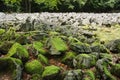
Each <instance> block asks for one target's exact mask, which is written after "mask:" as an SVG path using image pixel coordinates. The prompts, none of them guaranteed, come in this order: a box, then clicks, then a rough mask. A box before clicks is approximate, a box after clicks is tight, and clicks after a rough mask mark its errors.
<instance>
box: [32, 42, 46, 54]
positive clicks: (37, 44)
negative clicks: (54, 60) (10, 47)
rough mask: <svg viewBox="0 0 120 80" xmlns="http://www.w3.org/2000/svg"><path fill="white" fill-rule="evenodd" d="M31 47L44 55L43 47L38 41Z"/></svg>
mask: <svg viewBox="0 0 120 80" xmlns="http://www.w3.org/2000/svg"><path fill="white" fill-rule="evenodd" d="M33 47H34V48H35V49H36V50H37V51H38V52H39V53H40V54H46V50H45V49H44V45H43V44H42V43H41V42H40V41H34V42H33Z"/></svg>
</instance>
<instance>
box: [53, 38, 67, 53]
mask: <svg viewBox="0 0 120 80" xmlns="http://www.w3.org/2000/svg"><path fill="white" fill-rule="evenodd" d="M51 44H52V46H53V47H54V48H55V49H56V50H57V51H66V50H67V49H68V47H67V45H66V44H65V42H64V41H63V40H62V39H61V38H59V37H55V38H52V39H51Z"/></svg>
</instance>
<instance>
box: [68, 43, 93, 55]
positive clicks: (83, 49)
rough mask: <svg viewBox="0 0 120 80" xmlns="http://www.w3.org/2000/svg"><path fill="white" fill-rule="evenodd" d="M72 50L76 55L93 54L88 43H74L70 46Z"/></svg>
mask: <svg viewBox="0 0 120 80" xmlns="http://www.w3.org/2000/svg"><path fill="white" fill-rule="evenodd" d="M70 49H71V50H73V51H74V52H76V53H91V49H90V46H89V44H87V43H82V42H79V43H72V44H71V45H70Z"/></svg>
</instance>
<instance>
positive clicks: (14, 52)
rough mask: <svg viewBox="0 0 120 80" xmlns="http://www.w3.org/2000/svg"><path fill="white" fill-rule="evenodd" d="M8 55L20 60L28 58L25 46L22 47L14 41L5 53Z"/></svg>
mask: <svg viewBox="0 0 120 80" xmlns="http://www.w3.org/2000/svg"><path fill="white" fill-rule="evenodd" d="M7 56H8V57H11V56H13V57H15V58H19V59H22V60H27V59H28V58H29V53H28V51H27V49H26V48H24V47H23V46H22V45H21V44H19V43H14V44H13V45H12V47H11V48H10V50H9V51H8V54H7Z"/></svg>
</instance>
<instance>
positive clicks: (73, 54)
mask: <svg viewBox="0 0 120 80" xmlns="http://www.w3.org/2000/svg"><path fill="white" fill-rule="evenodd" d="M75 55H76V53H74V52H71V51H70V52H66V54H65V56H64V57H63V59H62V61H63V62H65V61H66V60H71V59H73V58H75Z"/></svg>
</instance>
